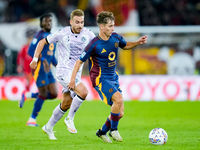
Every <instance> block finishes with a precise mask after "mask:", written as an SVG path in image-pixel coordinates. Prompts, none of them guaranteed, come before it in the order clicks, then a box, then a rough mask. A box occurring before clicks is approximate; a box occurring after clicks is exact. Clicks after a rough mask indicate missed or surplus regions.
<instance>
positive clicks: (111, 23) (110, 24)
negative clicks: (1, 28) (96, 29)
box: [102, 20, 115, 37]
mask: <svg viewBox="0 0 200 150" xmlns="http://www.w3.org/2000/svg"><path fill="white" fill-rule="evenodd" d="M114 25H115V22H114V21H111V20H108V23H107V24H105V25H103V28H102V31H103V32H104V34H105V35H106V36H107V37H109V36H111V35H112V33H113V31H114V30H115V28H114Z"/></svg>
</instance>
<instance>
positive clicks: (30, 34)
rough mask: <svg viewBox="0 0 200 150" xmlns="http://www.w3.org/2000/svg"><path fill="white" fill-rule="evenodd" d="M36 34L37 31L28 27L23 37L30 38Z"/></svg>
mask: <svg viewBox="0 0 200 150" xmlns="http://www.w3.org/2000/svg"><path fill="white" fill-rule="evenodd" d="M36 32H37V30H36V29H35V28H31V27H28V28H27V29H26V32H25V36H26V37H27V38H30V37H33V36H34V35H35V33H36Z"/></svg>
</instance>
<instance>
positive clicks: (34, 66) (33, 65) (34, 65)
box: [29, 60, 37, 69]
mask: <svg viewBox="0 0 200 150" xmlns="http://www.w3.org/2000/svg"><path fill="white" fill-rule="evenodd" d="M29 65H30V67H31V68H32V69H36V67H37V62H36V61H33V60H32V61H31V63H30V64H29Z"/></svg>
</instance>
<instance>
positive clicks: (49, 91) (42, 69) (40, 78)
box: [22, 14, 57, 126]
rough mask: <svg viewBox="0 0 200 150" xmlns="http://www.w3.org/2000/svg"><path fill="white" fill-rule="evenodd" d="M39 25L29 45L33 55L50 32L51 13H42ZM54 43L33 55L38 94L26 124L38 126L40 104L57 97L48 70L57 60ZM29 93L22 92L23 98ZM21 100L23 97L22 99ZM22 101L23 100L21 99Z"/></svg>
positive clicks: (29, 51) (30, 52)
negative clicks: (37, 118)
mask: <svg viewBox="0 0 200 150" xmlns="http://www.w3.org/2000/svg"><path fill="white" fill-rule="evenodd" d="M40 27H41V28H42V29H41V30H40V31H39V32H37V33H36V34H35V36H34V38H33V40H32V43H31V45H30V47H29V50H28V54H29V55H30V56H31V57H33V55H34V52H35V49H36V46H37V45H38V42H39V41H40V40H41V39H43V38H45V37H46V36H48V35H49V34H50V31H51V28H52V15H51V14H44V15H42V16H41V17H40ZM55 47H56V44H55V43H51V44H49V45H45V46H44V47H43V50H42V53H41V54H40V55H39V56H38V57H37V59H36V57H34V58H33V60H32V61H35V62H38V66H37V68H35V69H34V70H33V77H34V80H35V82H36V85H37V87H38V91H39V93H38V95H37V98H36V101H35V104H34V107H33V111H32V114H31V116H30V118H29V120H28V121H27V124H26V125H27V126H38V124H37V123H36V117H37V116H38V113H39V112H40V110H41V109H42V105H43V103H44V101H45V100H46V99H54V98H56V97H57V87H56V83H55V79H54V77H53V74H52V72H51V71H50V64H53V65H54V66H56V65H57V60H56V58H55V55H54V54H55ZM27 95H29V96H30V97H31V95H30V93H25V94H24V100H25V98H26V96H27ZM22 101H23V99H22ZM23 102H24V101H23Z"/></svg>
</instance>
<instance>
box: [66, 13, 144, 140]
mask: <svg viewBox="0 0 200 150" xmlns="http://www.w3.org/2000/svg"><path fill="white" fill-rule="evenodd" d="M114 20H115V18H114V16H113V13H112V12H106V11H103V12H100V13H99V14H98V15H97V24H98V26H99V28H100V32H99V35H98V36H97V37H95V38H94V39H93V40H92V41H91V42H90V43H89V44H88V45H87V47H86V48H85V51H84V52H83V53H82V55H81V57H80V59H79V60H77V62H76V63H75V66H74V69H73V72H72V75H71V80H70V83H69V85H68V86H67V87H68V88H69V89H70V90H73V89H74V91H76V88H77V86H76V84H75V81H76V74H77V72H78V70H79V68H80V67H81V66H82V64H83V62H85V61H86V60H87V59H89V58H90V59H89V68H90V79H91V82H92V84H93V87H94V88H95V89H96V91H97V92H98V93H99V95H100V97H101V99H102V100H103V101H104V102H105V103H106V104H107V105H110V106H111V114H110V115H109V117H108V118H107V120H106V122H105V124H104V125H103V126H102V128H101V129H99V130H98V131H97V132H96V135H97V136H98V137H100V138H101V139H102V140H103V141H104V142H106V143H112V141H111V139H110V138H109V137H108V136H107V132H108V131H110V132H109V135H110V136H111V137H112V138H113V139H114V140H115V141H119V142H122V141H123V139H122V137H121V136H120V134H119V132H118V129H117V127H118V123H119V119H120V118H122V116H123V113H124V104H123V97H122V93H121V92H122V91H121V89H120V86H119V81H118V73H117V72H116V63H117V55H118V47H120V48H122V49H124V50H128V49H132V48H133V47H135V46H137V45H140V44H144V43H146V42H147V41H146V40H147V36H143V37H140V38H139V40H137V41H135V42H126V41H125V40H124V38H123V37H122V36H120V35H119V34H117V33H113V31H114Z"/></svg>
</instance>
